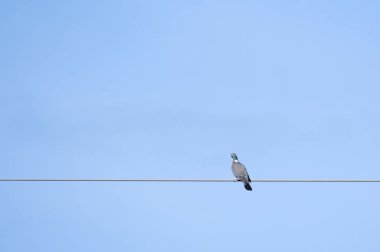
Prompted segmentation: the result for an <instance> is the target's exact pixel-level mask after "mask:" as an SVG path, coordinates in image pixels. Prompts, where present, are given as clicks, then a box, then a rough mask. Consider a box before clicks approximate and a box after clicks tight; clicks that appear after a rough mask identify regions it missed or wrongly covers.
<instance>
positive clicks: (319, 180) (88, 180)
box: [0, 178, 380, 183]
mask: <svg viewBox="0 0 380 252" xmlns="http://www.w3.org/2000/svg"><path fill="white" fill-rule="evenodd" d="M0 182H202V183H210V182H211V183H219V182H239V181H236V180H234V179H69V178H67V179H64V178H58V179H52V178H13V179H12V178H0ZM252 182H253V183H380V179H253V180H252Z"/></svg>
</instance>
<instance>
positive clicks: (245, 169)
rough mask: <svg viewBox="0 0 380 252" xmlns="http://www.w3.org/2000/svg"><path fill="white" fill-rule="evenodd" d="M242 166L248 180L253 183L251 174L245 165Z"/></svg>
mask: <svg viewBox="0 0 380 252" xmlns="http://www.w3.org/2000/svg"><path fill="white" fill-rule="evenodd" d="M241 165H242V167H243V170H244V172H245V174H246V175H247V179H248V181H249V182H251V178H250V177H249V174H248V171H247V168H245V165H243V164H241Z"/></svg>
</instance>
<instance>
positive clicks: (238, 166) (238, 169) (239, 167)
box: [231, 153, 252, 191]
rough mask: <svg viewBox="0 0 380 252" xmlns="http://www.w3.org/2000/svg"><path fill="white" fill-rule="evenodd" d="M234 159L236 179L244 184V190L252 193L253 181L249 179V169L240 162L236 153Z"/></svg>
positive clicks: (233, 171) (233, 165) (233, 170)
mask: <svg viewBox="0 0 380 252" xmlns="http://www.w3.org/2000/svg"><path fill="white" fill-rule="evenodd" d="M231 158H232V165H231V169H232V173H233V174H234V176H235V177H236V180H237V181H241V182H243V183H244V188H245V189H246V190H248V191H252V187H251V185H250V182H251V179H250V178H249V175H248V172H247V169H246V168H245V166H244V165H243V164H242V163H240V162H239V160H238V157H237V155H236V154H235V153H232V154H231Z"/></svg>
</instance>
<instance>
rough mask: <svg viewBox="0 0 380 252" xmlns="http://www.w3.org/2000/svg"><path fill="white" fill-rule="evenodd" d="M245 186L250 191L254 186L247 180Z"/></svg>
mask: <svg viewBox="0 0 380 252" xmlns="http://www.w3.org/2000/svg"><path fill="white" fill-rule="evenodd" d="M244 188H245V189H246V190H248V191H252V186H251V185H250V184H249V183H248V182H245V183H244Z"/></svg>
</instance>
